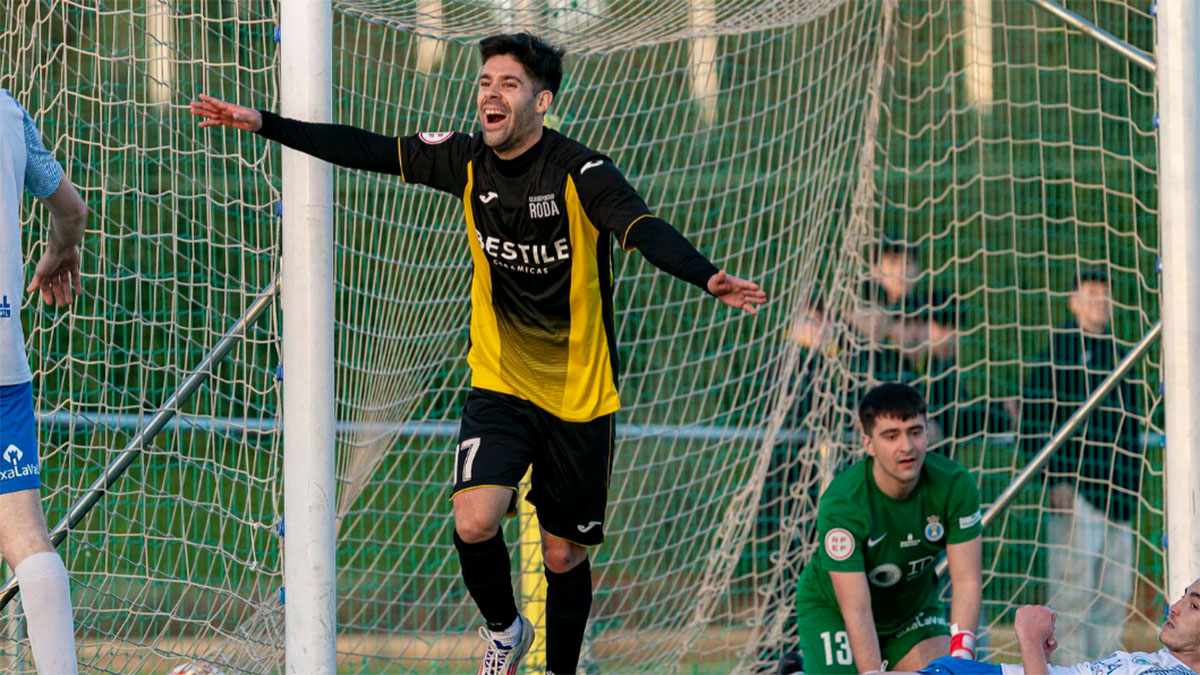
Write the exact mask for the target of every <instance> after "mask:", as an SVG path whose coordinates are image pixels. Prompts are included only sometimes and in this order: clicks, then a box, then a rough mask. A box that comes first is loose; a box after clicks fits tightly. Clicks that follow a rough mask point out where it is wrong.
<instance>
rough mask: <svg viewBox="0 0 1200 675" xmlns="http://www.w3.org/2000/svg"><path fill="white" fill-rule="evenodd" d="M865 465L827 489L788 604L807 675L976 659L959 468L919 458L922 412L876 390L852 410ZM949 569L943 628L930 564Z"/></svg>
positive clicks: (902, 394)
mask: <svg viewBox="0 0 1200 675" xmlns="http://www.w3.org/2000/svg"><path fill="white" fill-rule="evenodd" d="M858 416H859V420H860V421H861V423H862V430H863V445H864V446H865V447H866V451H867V455H868V456H867V457H866V458H864V459H863V460H861V461H859V462H857V463H855V464H854V465H852V466H851V467H850V468H848V469H846V470H845V471H843V472H842V473H840V474H839V475H838V476H837V477H836V478H834V479H833V482H831V483H830V484H829V488H828V489H826V491H825V494H824V495H822V496H821V503H820V506H819V507H818V509H817V528H818V530H819V537H820V548H819V549H818V551H817V553H816V555H815V556H814V557H813V559H812V562H811V563H809V565H808V566H807V567H806V568H804V571H803V572H802V573H801V575H800V582H799V584H798V589H797V592H796V621H797V625H798V626H799V629H800V636H799V638H800V640H799V642H800V649H801V655H802V657H803V658H804V667H805V670H806V671H807V672H810V673H866V672H872V671H880V670H884V669H885V668H886V667H887V666H888V665H890V666H891V667H892V668H893V669H896V670H915V669H917V668H920V667H922V666H924V665H925V664H927V663H929V662H930V661H932V660H933V659H936V658H938V657H942V656H946V655H948V654H949V655H953V656H956V657H960V658H974V655H975V653H974V650H975V629H976V627H977V624H978V622H979V608H980V603H981V601H982V599H981V592H982V583H981V574H980V565H981V552H982V544H981V540H980V532H981V526H980V513H979V489H978V487H976V485H975V481H974V479H973V478H971V474H969V473H968V472H967V470H966V469H965V468H963V467H962V466H961V465H959V464H958V463H956V462H954V461H953V460H950V459H946V458H945V457H943V456H941V455H938V454H927V453H926V446H927V442H928V439H927V436H926V433H927V430H926V424H927V421H926V411H925V401H924V399H923V398H922V397H921V395H920V394H919V393H917V391H916V390H915V389H913V388H912V387H909V386H907V385H903V384H883V385H880V386H878V387H876V388H874V389H872V390H871V391H870V392H868V393H867V395H866V396H865V397H864V398H863V400H862V403H861V404H860V405H859V409H858ZM942 551H945V552H946V558H947V559H948V560H949V563H950V582H951V586H952V588H953V598H952V601H951V604H950V625H947V622H946V614H945V610H944V608H943V606H942V602H941V599H940V598H939V597H938V584H937V578H936V576H935V575H934V562H935V561H936V560H937V558H938V556H939V555H940V554H941V552H942Z"/></svg>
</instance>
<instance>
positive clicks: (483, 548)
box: [454, 529, 517, 630]
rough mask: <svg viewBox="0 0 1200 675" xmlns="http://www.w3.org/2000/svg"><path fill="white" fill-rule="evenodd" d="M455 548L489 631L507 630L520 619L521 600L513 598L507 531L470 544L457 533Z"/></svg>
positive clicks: (465, 579)
mask: <svg viewBox="0 0 1200 675" xmlns="http://www.w3.org/2000/svg"><path fill="white" fill-rule="evenodd" d="M454 548H456V549H458V562H459V565H460V566H461V567H462V577H463V582H464V583H465V584H466V586H467V592H468V593H470V594H471V598H472V599H473V600H474V601H475V604H476V605H477V606H478V607H479V613H480V614H482V615H483V620H484V621H486V622H487V627H488V630H504V629H506V628H508V627H509V626H511V625H512V624H513V622H514V621H516V620H517V602H516V600H514V599H513V589H512V571H511V568H510V563H509V561H508V548H507V547H506V546H505V545H504V530H503V529H501V530H499V531H497V532H496V536H494V537H492V538H491V539H488V540H487V541H483V542H480V543H478V544H468V543H467V542H465V541H463V540H462V538H460V537H459V536H458V532H457V531H455V532H454Z"/></svg>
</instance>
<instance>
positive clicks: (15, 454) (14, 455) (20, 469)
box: [0, 444, 41, 481]
mask: <svg viewBox="0 0 1200 675" xmlns="http://www.w3.org/2000/svg"><path fill="white" fill-rule="evenodd" d="M0 456H2V457H3V458H4V461H6V462H8V463H9V464H12V467H13V468H11V469H0V481H5V480H13V479H15V478H23V477H25V476H37V475H40V474H41V468H40V467H39V466H38V465H37V463H36V462H30V463H28V464H25V465H22V466H18V465H17V462H19V461H21V460H22V459H23V458H24V457H25V453H23V452H21V448H18V447H17V446H16V445H12V444H10V445H9V446H8V447H7V448H5V449H4V454H3V455H0Z"/></svg>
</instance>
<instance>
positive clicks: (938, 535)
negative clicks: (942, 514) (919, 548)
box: [925, 516, 946, 541]
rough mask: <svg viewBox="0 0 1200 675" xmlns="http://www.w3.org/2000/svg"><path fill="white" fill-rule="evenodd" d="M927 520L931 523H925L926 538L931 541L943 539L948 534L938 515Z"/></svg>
mask: <svg viewBox="0 0 1200 675" xmlns="http://www.w3.org/2000/svg"><path fill="white" fill-rule="evenodd" d="M926 520H928V521H929V523H928V524H927V525H925V538H926V539H928V540H929V541H941V539H942V537H944V536H945V535H946V526H945V525H942V523H941V521H940V520H938V517H937V516H929V518H927V519H926Z"/></svg>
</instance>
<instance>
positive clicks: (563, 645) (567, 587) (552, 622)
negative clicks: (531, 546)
mask: <svg viewBox="0 0 1200 675" xmlns="http://www.w3.org/2000/svg"><path fill="white" fill-rule="evenodd" d="M591 611H592V566H591V565H589V564H588V561H587V560H584V561H583V562H582V563H580V564H579V565H577V566H576V567H574V568H572V569H570V570H568V571H566V572H563V573H562V574H555V573H554V572H551V571H550V570H549V569H547V570H546V670H548V671H550V672H552V673H574V672H575V670H576V668H578V667H579V648H580V647H581V646H583V631H584V629H585V628H586V627H587V620H588V614H589V613H590V612H591Z"/></svg>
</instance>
